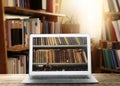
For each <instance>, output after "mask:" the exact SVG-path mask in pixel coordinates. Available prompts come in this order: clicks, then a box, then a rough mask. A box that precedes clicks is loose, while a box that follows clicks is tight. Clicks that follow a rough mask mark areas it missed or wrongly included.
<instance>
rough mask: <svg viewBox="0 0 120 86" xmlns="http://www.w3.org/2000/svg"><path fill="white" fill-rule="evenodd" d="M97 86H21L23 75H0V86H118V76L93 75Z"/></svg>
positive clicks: (35, 85)
mask: <svg viewBox="0 0 120 86" xmlns="http://www.w3.org/2000/svg"><path fill="white" fill-rule="evenodd" d="M93 75H94V76H95V77H96V79H97V80H98V81H99V83H98V84H34V85H33V84H29V85H27V84H22V83H21V82H22V80H23V79H24V77H25V76H26V75H25V74H6V75H5V74H0V86H120V74H93Z"/></svg>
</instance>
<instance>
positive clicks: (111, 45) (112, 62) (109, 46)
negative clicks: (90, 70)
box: [98, 40, 120, 73]
mask: <svg viewBox="0 0 120 86" xmlns="http://www.w3.org/2000/svg"><path fill="white" fill-rule="evenodd" d="M119 49H120V42H118V41H106V40H104V41H103V40H101V42H100V48H98V52H99V58H100V70H101V72H112V73H113V72H114V73H120V64H119V63H120V60H119V57H120V56H119Z"/></svg>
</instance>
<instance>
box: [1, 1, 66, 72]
mask: <svg viewBox="0 0 120 86" xmlns="http://www.w3.org/2000/svg"><path fill="white" fill-rule="evenodd" d="M5 14H9V15H12V16H15V15H18V16H28V17H32V18H36V17H38V18H43V17H44V18H45V20H48V21H54V22H56V21H58V17H64V16H65V15H64V14H58V13H57V14H56V13H50V12H45V11H43V10H31V9H26V8H20V7H4V6H3V0H0V31H1V34H0V40H1V42H0V74H6V73H8V70H7V68H8V67H7V58H8V52H13V53H14V52H22V51H26V50H29V47H24V46H22V45H18V46H14V47H11V48H7V42H6V28H5V22H4V18H5V17H4V16H5Z"/></svg>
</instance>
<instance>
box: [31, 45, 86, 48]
mask: <svg viewBox="0 0 120 86" xmlns="http://www.w3.org/2000/svg"><path fill="white" fill-rule="evenodd" d="M86 46H87V45H34V46H33V48H85V47H86Z"/></svg>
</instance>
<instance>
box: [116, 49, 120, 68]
mask: <svg viewBox="0 0 120 86" xmlns="http://www.w3.org/2000/svg"><path fill="white" fill-rule="evenodd" d="M116 57H117V62H118V66H119V67H120V49H119V50H116Z"/></svg>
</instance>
